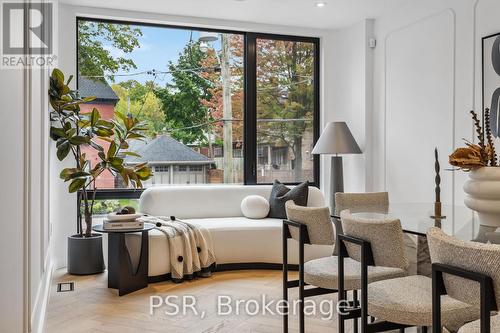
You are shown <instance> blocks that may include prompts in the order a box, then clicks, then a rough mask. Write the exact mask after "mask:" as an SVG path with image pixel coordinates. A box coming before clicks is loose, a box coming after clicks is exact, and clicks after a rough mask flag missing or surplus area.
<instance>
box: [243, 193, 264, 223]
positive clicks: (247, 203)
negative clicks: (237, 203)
mask: <svg viewBox="0 0 500 333" xmlns="http://www.w3.org/2000/svg"><path fill="white" fill-rule="evenodd" d="M241 212H242V213H243V216H245V217H248V218H249V219H263V218H265V217H267V214H269V201H267V199H266V198H264V197H262V196H260V195H249V196H247V197H245V198H243V200H241Z"/></svg>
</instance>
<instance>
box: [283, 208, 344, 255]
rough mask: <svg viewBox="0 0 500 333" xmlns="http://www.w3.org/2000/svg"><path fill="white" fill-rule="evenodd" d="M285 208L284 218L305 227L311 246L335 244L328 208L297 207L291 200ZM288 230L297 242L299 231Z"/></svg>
mask: <svg viewBox="0 0 500 333" xmlns="http://www.w3.org/2000/svg"><path fill="white" fill-rule="evenodd" d="M285 208H286V216H287V218H288V219H289V220H290V221H294V222H299V223H302V224H305V225H306V226H307V233H308V235H309V242H310V243H311V244H315V245H333V244H335V232H334V230H333V224H332V219H331V217H330V209H329V208H328V207H304V206H297V205H296V204H295V203H294V202H293V201H292V200H289V201H287V202H286V204H285ZM288 229H289V230H290V235H291V236H292V238H293V239H295V240H297V241H298V240H299V230H298V229H297V228H293V227H290V228H288Z"/></svg>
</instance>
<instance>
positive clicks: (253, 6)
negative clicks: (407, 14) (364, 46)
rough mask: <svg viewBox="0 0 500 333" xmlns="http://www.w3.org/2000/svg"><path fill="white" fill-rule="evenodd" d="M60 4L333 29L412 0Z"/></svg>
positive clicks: (71, 0)
mask: <svg viewBox="0 0 500 333" xmlns="http://www.w3.org/2000/svg"><path fill="white" fill-rule="evenodd" d="M318 1H320V0H106V1H103V0H61V1H60V2H61V3H66V4H72V5H78V6H91V7H102V8H112V9H124V10H131V11H141V12H153V13H162V14H170V15H181V16H194V17H202V18H213V19H224V20H233V21H244V22H252V23H267V24H276V25H286V26H296V27H307V28H316V29H334V28H340V27H343V26H348V25H351V24H354V23H357V22H359V21H361V20H363V19H365V18H377V17H379V16H381V15H383V14H384V13H386V12H389V11H392V10H394V9H396V8H398V7H400V6H402V5H404V4H406V3H408V2H409V1H411V0H323V2H324V3H326V6H324V7H321V8H318V7H317V6H316V2H318Z"/></svg>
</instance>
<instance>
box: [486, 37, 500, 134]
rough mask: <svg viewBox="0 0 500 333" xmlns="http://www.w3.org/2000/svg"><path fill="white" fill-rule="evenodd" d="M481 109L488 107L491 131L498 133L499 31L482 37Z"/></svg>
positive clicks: (499, 93)
mask: <svg viewBox="0 0 500 333" xmlns="http://www.w3.org/2000/svg"><path fill="white" fill-rule="evenodd" d="M482 54H483V87H482V88H483V89H482V90H483V110H484V109H485V108H489V109H490V126H491V132H492V134H493V136H494V137H495V138H498V137H499V135H500V121H499V114H500V110H499V106H500V33H497V34H494V35H490V36H486V37H483V39H482Z"/></svg>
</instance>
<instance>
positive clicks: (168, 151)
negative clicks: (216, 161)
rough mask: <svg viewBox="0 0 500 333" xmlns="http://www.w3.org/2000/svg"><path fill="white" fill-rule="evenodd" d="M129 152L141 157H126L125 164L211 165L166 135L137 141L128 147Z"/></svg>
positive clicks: (200, 155) (204, 158) (203, 156)
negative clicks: (173, 163) (192, 163)
mask: <svg viewBox="0 0 500 333" xmlns="http://www.w3.org/2000/svg"><path fill="white" fill-rule="evenodd" d="M130 150H131V151H134V152H136V153H137V154H139V155H141V157H134V156H127V157H126V158H125V162H126V163H142V162H160V163H161V162H164V163H172V162H181V163H182V162H196V163H202V164H210V163H213V161H212V160H210V159H209V158H208V157H206V156H205V155H202V154H200V153H198V152H196V151H194V150H192V149H191V148H189V147H188V146H186V145H184V144H182V143H180V142H179V141H177V140H175V139H174V138H171V137H169V136H166V135H159V136H157V137H156V138H155V139H153V140H151V141H149V142H141V141H137V142H134V144H131V145H130Z"/></svg>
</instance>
